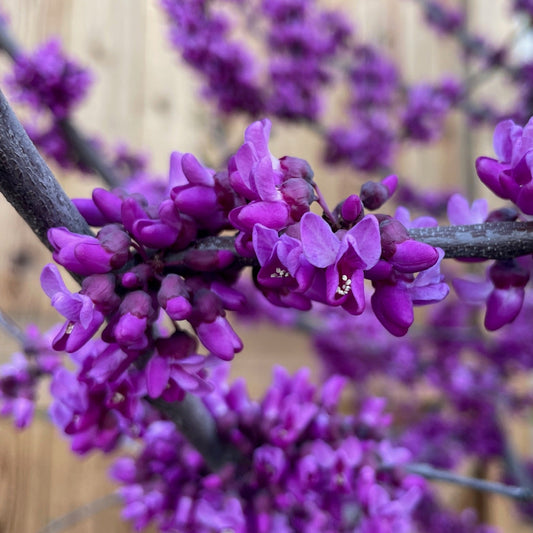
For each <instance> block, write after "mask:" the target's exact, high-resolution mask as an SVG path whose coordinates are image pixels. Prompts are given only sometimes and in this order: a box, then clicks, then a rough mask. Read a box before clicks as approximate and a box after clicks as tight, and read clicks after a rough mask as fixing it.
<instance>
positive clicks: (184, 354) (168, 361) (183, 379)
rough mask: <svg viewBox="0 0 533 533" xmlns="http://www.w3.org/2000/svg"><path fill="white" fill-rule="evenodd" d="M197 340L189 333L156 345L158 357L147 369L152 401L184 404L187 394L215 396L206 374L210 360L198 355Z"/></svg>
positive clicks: (158, 342) (181, 333)
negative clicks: (205, 370) (206, 365)
mask: <svg viewBox="0 0 533 533" xmlns="http://www.w3.org/2000/svg"><path fill="white" fill-rule="evenodd" d="M196 347H197V342H196V340H195V339H194V338H193V337H191V336H190V335H188V334H187V333H186V332H176V333H174V334H173V335H172V336H171V337H168V338H160V339H158V340H157V341H156V350H157V353H156V354H154V355H153V356H152V357H151V359H150V361H149V362H148V365H147V367H146V381H147V391H148V395H149V396H150V397H151V398H159V397H161V398H163V399H164V400H166V401H168V402H174V401H180V400H182V399H183V398H184V396H185V393H186V392H191V393H193V394H197V395H203V394H207V393H209V392H211V390H212V385H211V384H210V383H209V382H208V381H206V379H205V375H204V374H205V372H204V371H203V369H204V366H205V362H206V358H205V357H204V356H201V355H199V354H196V353H194V352H195V351H196Z"/></svg>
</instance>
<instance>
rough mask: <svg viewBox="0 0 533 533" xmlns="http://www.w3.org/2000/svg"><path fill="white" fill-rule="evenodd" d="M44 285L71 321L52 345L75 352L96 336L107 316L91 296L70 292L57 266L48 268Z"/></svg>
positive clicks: (57, 348) (47, 292) (44, 277)
mask: <svg viewBox="0 0 533 533" xmlns="http://www.w3.org/2000/svg"><path fill="white" fill-rule="evenodd" d="M41 286H42V288H43V290H44V292H45V293H46V294H47V295H48V297H49V298H50V299H51V301H52V305H53V306H54V307H55V308H56V309H57V311H59V313H61V314H62V315H63V316H64V317H65V318H66V319H67V321H66V322H65V324H64V326H63V327H62V328H61V330H60V331H59V333H58V334H57V335H56V337H55V339H54V341H53V343H52V346H53V347H54V349H56V350H64V351H66V352H69V353H71V352H75V351H76V350H78V349H79V348H81V347H82V346H83V345H84V344H85V343H86V342H87V341H88V340H89V339H90V338H91V337H92V336H93V335H94V334H95V333H96V331H97V330H98V328H99V327H100V326H101V325H102V322H103V321H104V315H103V314H102V313H101V312H100V311H98V310H97V309H96V307H95V305H94V303H93V301H92V300H91V299H90V298H89V297H88V296H85V295H83V294H79V293H77V294H73V293H71V292H70V291H69V290H68V289H67V287H66V286H65V283H64V282H63V280H62V278H61V275H60V274H59V270H58V269H57V267H56V266H55V265H52V264H50V265H46V266H45V267H44V269H43V272H42V274H41Z"/></svg>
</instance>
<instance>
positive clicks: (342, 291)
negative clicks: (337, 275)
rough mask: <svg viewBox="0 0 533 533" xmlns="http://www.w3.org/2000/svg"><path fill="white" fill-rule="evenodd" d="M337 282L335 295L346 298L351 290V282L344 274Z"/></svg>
mask: <svg viewBox="0 0 533 533" xmlns="http://www.w3.org/2000/svg"><path fill="white" fill-rule="evenodd" d="M339 282H340V283H339V286H338V287H337V290H336V291H335V294H338V295H339V296H346V295H347V294H348V293H349V292H350V291H351V290H352V280H351V279H350V278H348V276H347V275H346V274H343V275H342V276H341V279H340V280H339Z"/></svg>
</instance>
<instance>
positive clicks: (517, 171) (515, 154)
mask: <svg viewBox="0 0 533 533" xmlns="http://www.w3.org/2000/svg"><path fill="white" fill-rule="evenodd" d="M493 144H494V151H495V152H496V155H497V157H498V159H497V160H496V159H493V158H491V157H479V158H478V159H477V160H476V171H477V175H478V176H479V178H480V179H481V181H482V182H483V183H484V184H485V185H486V186H487V187H488V188H489V189H490V190H491V191H492V192H494V193H495V194H497V195H498V196H500V197H501V198H505V199H509V200H511V201H512V202H514V203H515V204H516V205H517V206H518V207H519V208H520V209H521V210H522V211H523V212H524V213H526V214H528V215H531V214H533V177H532V173H531V171H532V169H533V120H532V119H530V120H529V122H528V123H527V124H526V125H525V126H524V127H523V128H522V127H521V126H518V125H517V124H515V123H514V122H513V121H512V120H504V121H503V122H500V123H499V124H498V125H497V126H496V128H495V130H494V143H493Z"/></svg>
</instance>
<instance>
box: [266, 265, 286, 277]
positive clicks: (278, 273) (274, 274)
mask: <svg viewBox="0 0 533 533" xmlns="http://www.w3.org/2000/svg"><path fill="white" fill-rule="evenodd" d="M270 277H271V278H288V277H289V273H288V272H287V271H286V270H285V269H284V268H280V267H276V271H275V272H272V274H270Z"/></svg>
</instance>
